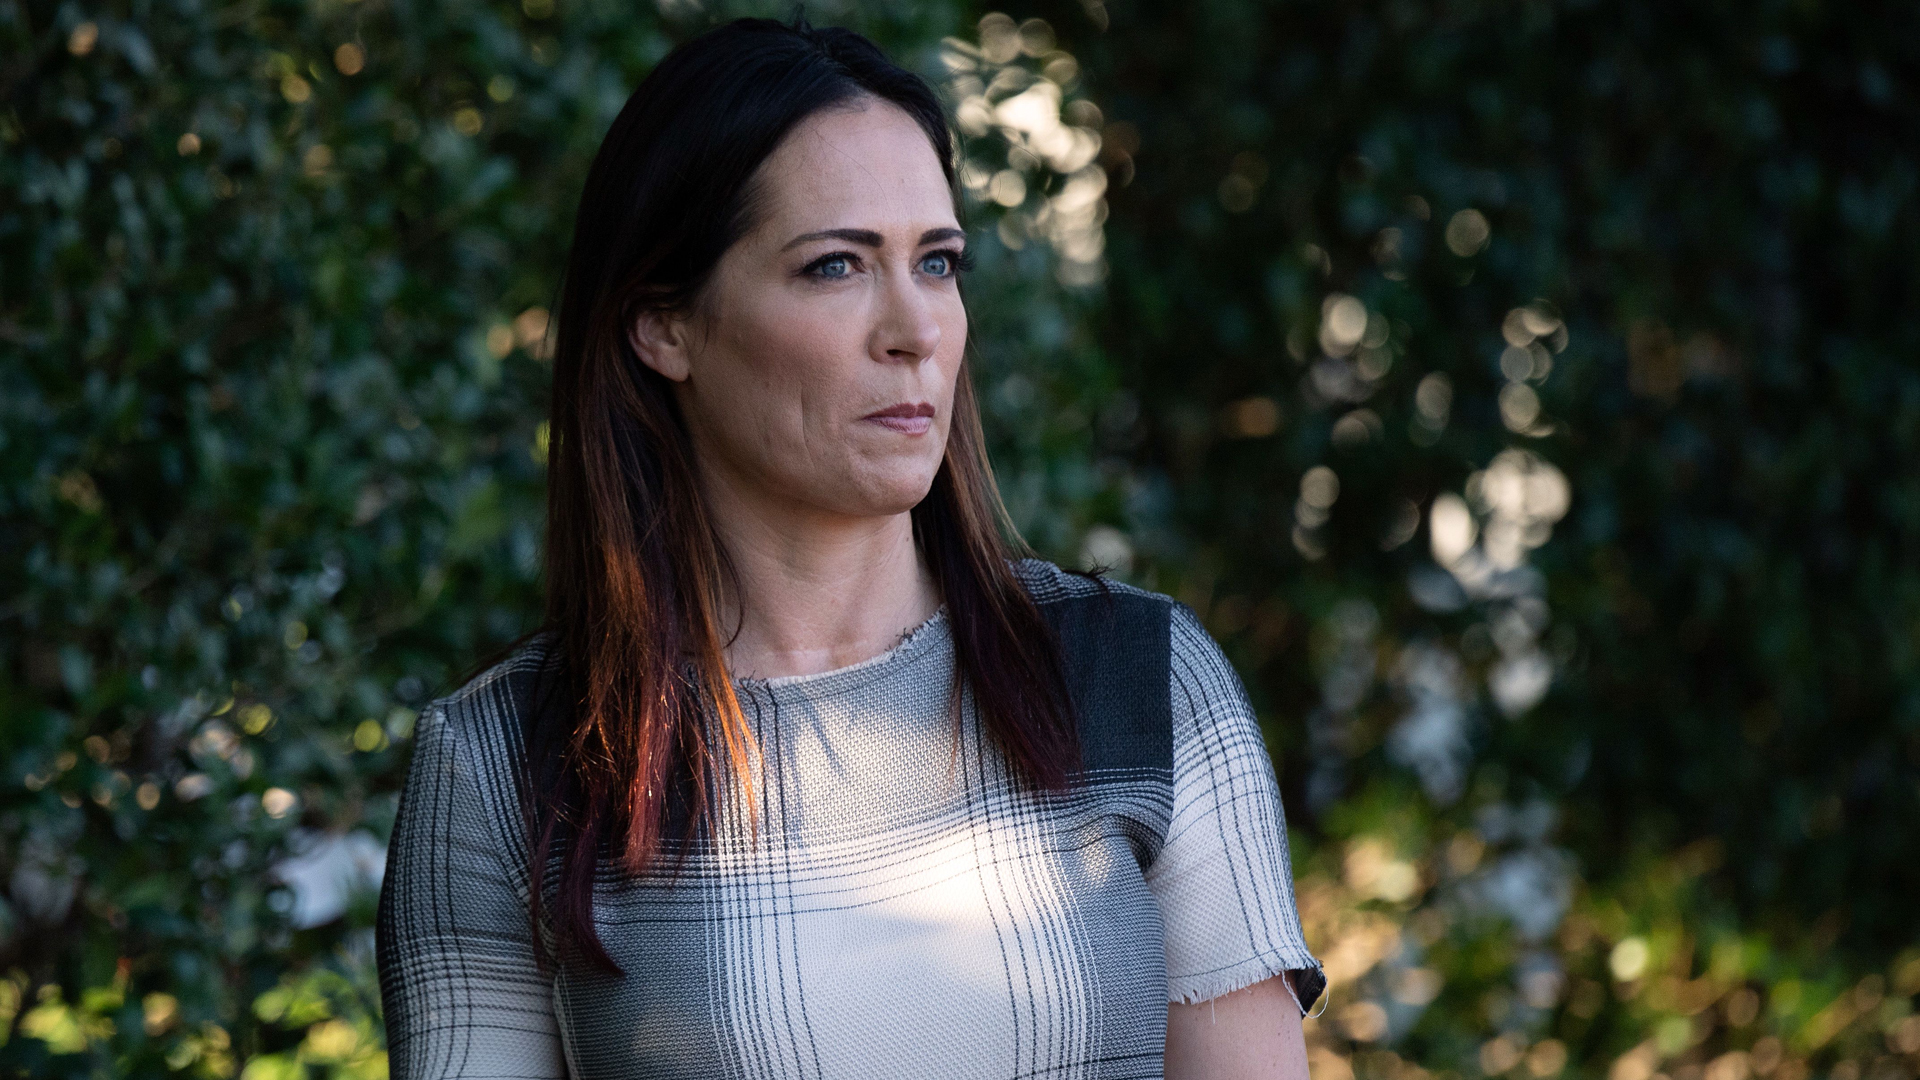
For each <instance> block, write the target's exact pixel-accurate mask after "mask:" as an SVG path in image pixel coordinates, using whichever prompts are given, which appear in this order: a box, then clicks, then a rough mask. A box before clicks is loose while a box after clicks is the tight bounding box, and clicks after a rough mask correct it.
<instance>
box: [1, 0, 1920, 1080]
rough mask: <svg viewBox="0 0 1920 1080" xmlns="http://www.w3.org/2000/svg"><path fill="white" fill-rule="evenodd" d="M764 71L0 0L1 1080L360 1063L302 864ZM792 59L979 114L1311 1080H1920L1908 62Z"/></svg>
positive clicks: (968, 120)
mask: <svg viewBox="0 0 1920 1080" xmlns="http://www.w3.org/2000/svg"><path fill="white" fill-rule="evenodd" d="M747 13H754V14H775V13H778V12H776V11H774V10H771V9H767V10H762V9H760V8H752V7H742V8H740V9H739V10H731V9H729V10H725V11H714V10H703V9H702V8H701V7H700V5H698V4H697V3H692V2H681V0H661V2H660V3H659V4H658V5H656V6H651V7H638V8H636V7H631V6H626V5H616V4H610V3H604V2H602V0H566V2H563V3H558V4H556V3H554V2H553V0H521V2H520V3H519V4H518V5H517V6H515V5H512V4H506V3H497V2H479V0H444V2H442V3H438V4H423V3H419V2H418V0H313V2H311V3H293V2H291V0H243V2H236V3H231V4H225V5H212V4H208V3H205V2H204V0H111V2H108V3H106V4H104V6H96V7H89V8H82V7H77V6H73V5H71V4H55V3H53V2H52V0H0V55H4V56H5V57H6V59H5V60H4V61H0V85H3V86H4V87H5V92H4V95H3V96H0V102H3V104H0V191H4V192H6V198H5V199H4V200H0V550H4V551H5V552H6V553H7V555H8V557H7V558H5V559H4V560H0V647H3V648H4V657H5V663H4V665H0V865H3V866H4V867H5V868H6V870H7V873H6V874H5V875H4V878H5V880H4V881H0V889H4V893H3V899H0V975H4V979H0V1019H4V1020H5V1021H6V1024H5V1026H4V1028H3V1029H0V1035H4V1037H5V1042H4V1044H0V1069H4V1070H7V1071H8V1072H9V1073H10V1074H22V1075H36V1076H60V1075H96V1074H112V1075H160V1074H188V1075H198V1076H209V1077H225V1076H234V1075H245V1076H249V1077H253V1078H255V1080H264V1078H268V1077H279V1076H289V1077H291V1076H296V1075H312V1074H314V1073H315V1072H319V1073H322V1074H337V1075H342V1076H375V1075H380V1074H382V1073H384V1069H385V1063H384V1056H383V1054H382V1053H381V1051H380V1027H379V1018H378V996H377V987H376V985H375V979H374V974H373V970H372V967H371V955H370V948H371V944H370V939H369V927H370V924H371V907H370V901H371V898H370V896H369V895H368V894H367V893H366V892H365V891H364V889H363V890H362V891H360V892H359V893H357V894H353V895H349V896H347V897H345V898H344V902H345V908H344V911H342V912H339V913H338V914H337V917H334V918H330V919H326V920H324V921H319V920H318V917H317V916H314V915H312V913H304V912H302V911H297V910H296V909H295V908H294V903H295V897H294V896H293V894H292V892H291V891H290V890H289V889H288V888H287V887H286V886H285V884H284V883H283V879H282V877H281V876H280V875H277V874H276V872H275V870H274V868H275V867H277V866H284V865H285V864H284V863H283V860H285V859H286V858H287V857H288V856H290V855H295V854H299V853H303V852H304V853H311V852H312V851H313V850H317V848H316V845H317V844H321V843H323V842H326V841H327V840H328V838H331V839H332V840H336V841H337V840H339V838H341V837H352V836H356V835H358V836H366V835H370V836H371V837H372V838H373V839H374V840H376V841H377V840H378V839H379V838H383V837H384V836H385V835H386V831H387V829H388V828H389V825H390V822H391V818H392V814H393V806H394V803H393V799H394V795H395V791H396V789H397V787H398V784H399V781H400V777H401V770H402V769H403V768H404V764H405V757H406V750H407V745H408V744H407V737H408V735H409V734H410V732H411V724H412V720H413V717H414V715H415V713H414V710H416V709H418V708H419V707H420V706H421V705H422V704H423V703H424V702H425V701H427V700H429V699H430V698H432V697H433V696H434V695H436V694H438V693H441V692H444V691H446V690H448V689H451V688H452V687H453V686H454V685H456V684H457V683H458V681H459V680H460V678H461V677H462V675H463V674H464V673H465V672H467V671H470V670H472V669H473V667H474V665H475V664H476V663H478V662H479V661H481V660H482V659H483V658H484V657H485V656H486V655H487V654H488V653H489V652H491V651H492V650H494V649H496V648H498V647H499V646H501V645H502V644H504V643H506V642H508V641H510V640H512V639H513V638H514V637H516V636H517V635H519V634H520V633H522V632H524V631H526V630H528V629H530V628H531V627H532V625H533V624H534V622H535V620H536V619H537V618H538V614H539V608H540V598H539V582H538V564H539V542H540V534H541V514H542V503H541V498H542V461H543V454H544V448H545V442H544V438H545V436H544V428H543V426H542V425H541V417H542V415H543V413H544V408H545V392H546V391H545V386H546V377H547V370H546V367H545V366H544V363H543V361H542V359H541V357H542V355H543V353H544V349H545V345H544V337H543V328H544V319H545V311H546V309H547V308H549V307H550V306H551V305H552V302H553V294H554V289H555V286H556V283H557V274H558V271H559V268H560V266H561V263H562V259H563V256H564V253H565V246H566V243H567V240H568V237H569V229H570V224H571V222H570V214H571V209H572V206H573V203H574V201H575V199H576V197H577V193H578V190H579V185H580V182H581V179H582V177H583V175H584V172H585V168H586V165H587V162H588V161H589V160H590V157H591V155H592V153H593V151H594V148H595V147H596V145H597V143H598V139H599V137H600V133H601V132H602V131H603V130H604V128H605V126H606V124H607V123H608V122H609V121H610V120H611V118H612V115H613V113H614V111H616V110H617V109H618V108H619V106H620V105H621V103H622V102H623V101H624V99H625V97H626V95H627V94H628V93H629V92H630V91H631V88H632V87H633V86H634V85H635V84H636V83H637V82H638V81H639V79H640V78H641V77H642V76H643V75H644V73H645V72H646V71H647V70H648V68H649V66H650V65H651V64H652V63H654V62H655V61H657V60H658V59H659V57H660V56H662V55H664V54H665V52H666V51H667V50H668V49H669V48H670V47H671V44H672V43H673V42H674V41H676V40H680V39H682V38H684V37H685V36H687V35H688V34H689V33H691V32H694V31H695V30H697V29H698V28H700V27H701V26H703V25H706V24H707V22H709V21H710V20H713V19H718V18H726V17H731V16H732V15H735V14H747ZM810 14H811V16H812V17H813V18H814V19H815V21H816V22H838V23H845V24H848V25H853V26H856V27H857V28H859V29H861V30H863V31H865V32H867V33H869V34H871V35H873V36H874V37H875V38H876V39H877V40H879V41H880V42H881V43H882V44H883V45H885V46H887V47H888V48H890V49H891V50H893V52H894V54H895V55H896V56H897V57H899V58H901V59H902V60H903V61H905V62H907V63H908V64H909V65H910V66H913V67H915V68H917V69H919V70H921V71H923V72H925V73H926V74H928V75H929V76H930V77H933V78H936V79H937V80H939V81H940V82H941V83H942V84H943V86H945V87H946V89H947V90H948V91H949V93H950V94H951V96H952V100H953V102H954V104H955V106H956V113H957V115H958V117H959V120H960V124H961V127H962V129H963V130H964V131H965V132H966V137H965V139H964V146H965V152H966V153H965V157H966V161H967V163H968V164H967V167H966V168H965V169H964V170H963V180H965V182H966V187H967V191H968V193H969V203H968V209H969V214H970V223H971V225H972V226H973V228H974V232H975V236H974V241H973V247H974V250H975V251H976V252H977V253H978V255H979V258H980V268H979V270H977V271H976V273H975V275H974V277H973V279H972V281H971V282H970V284H969V285H968V296H969V301H970V304H971V307H972V314H973V319H974V323H973V328H972V329H973V338H974V342H975V346H976V351H975V354H974V356H973V360H974V362H975V364H976V368H977V370H976V373H975V374H976V378H977V380H978V383H979V386H980V388H981V392H982V400H983V403H984V406H985V410H986V414H987V416H986V418H987V424H988V429H989V436H990V439H991V441H992V443H993V445H994V450H995V454H996V465H997V467H998V469H999V471H1000V474H1001V478H1002V482H1003V486H1004V487H1005V489H1006V493H1007V496H1008V501H1009V504H1010V506H1011V507H1012V509H1013V511H1014V515H1015V517H1016V519H1017V520H1018V522H1019V524H1020V525H1021V527H1022V529H1023V530H1024V531H1025V532H1026V533H1027V534H1028V535H1029V537H1030V538H1032V539H1033V540H1034V541H1035V542H1036V543H1037V544H1038V546H1040V547H1041V548H1042V550H1043V551H1045V552H1046V553H1048V554H1050V555H1052V556H1054V557H1056V558H1059V559H1062V560H1063V561H1070V562H1074V561H1081V560H1083V559H1085V560H1089V561H1100V562H1105V563H1108V564H1112V565H1116V566H1118V567H1119V568H1121V570H1122V572H1123V573H1126V574H1128V575H1129V576H1131V577H1132V578H1133V579H1135V580H1137V581H1140V582H1142V583H1144V584H1148V585H1150V586H1153V587H1156V588H1160V589H1163V590H1166V591H1169V592H1173V593H1175V594H1177V595H1179V596H1181V597H1182V598H1183V599H1185V600H1187V601H1188V602H1189V603H1191V604H1192V605H1193V606H1194V607H1195V608H1196V610H1198V611H1200V612H1201V613H1202V615H1203V616H1204V617H1205V618H1206V619H1207V622H1208V625H1209V627H1210V629H1212V630H1213V632H1214V633H1215V634H1216V635H1217V636H1219V637H1220V638H1221V639H1222V640H1223V641H1224V642H1226V643H1227V645H1228V647H1229V649H1230V651H1231V652H1232V653H1233V654H1234V655H1235V657H1236V659H1237V660H1238V661H1239V663H1240V666H1241V669H1242V670H1243V672H1245V674H1246V675H1247V679H1248V684H1249V690H1250V691H1251V692H1252V694H1253V696H1254V698H1255V700H1256V702H1257V703H1258V704H1259V706H1260V707H1261V709H1262V711H1263V715H1265V716H1266V717H1267V718H1268V721H1269V725H1268V727H1269V737H1270V740H1271V743H1272V745H1273V747H1274V749H1275V751H1276V754H1277V756H1279V758H1280V759H1281V764H1282V775H1283V780H1284V783H1285V785H1286V789H1287V792H1286V793H1287V799H1288V806H1289V809H1290V812H1291V814H1292V816H1293V820H1294V824H1295V825H1296V827H1297V829H1298V832H1297V834H1296V838H1295V845H1296V847H1295V852H1296V869H1297V870H1298V871H1299V873H1300V877H1301V902H1302V909H1303V913H1304V914H1305V915H1306V917H1307V921H1308V923H1309V928H1310V936H1311V938H1312V940H1313V943H1314V945H1315V947H1316V949H1318V950H1319V951H1320V953H1321V954H1322V955H1323V956H1324V957H1326V958H1327V960H1328V965H1329V970H1330V972H1331V973H1332V974H1334V976H1335V987H1334V990H1333V992H1332V997H1331V1014H1330V1016H1329V1018H1328V1020H1327V1021H1318V1022H1315V1024H1313V1025H1312V1028H1311V1030H1312V1038H1313V1053H1314V1059H1313V1061H1314V1068H1315V1072H1316V1076H1317V1078H1318V1080H1346V1078H1345V1074H1346V1073H1348V1072H1357V1073H1358V1074H1360V1075H1362V1076H1364V1077H1367V1078H1369V1080H1371V1078H1373V1077H1376V1076H1377V1077H1380V1078H1382V1080H1417V1077H1419V1076H1421V1075H1424V1074H1425V1073H1426V1072H1429V1071H1431V1072H1436V1073H1450V1074H1455V1075H1462V1076H1477V1075H1481V1074H1512V1075H1513V1076H1515V1077H1521V1076H1532V1077H1534V1078H1536V1080H1548V1078H1550V1077H1552V1076H1553V1075H1555V1074H1556V1073H1560V1072H1563V1071H1564V1072H1575V1073H1581V1074H1584V1075H1589V1076H1595V1077H1597V1076H1600V1075H1610V1076H1611V1080H1649V1078H1651V1077H1654V1076H1655V1075H1656V1074H1660V1075H1663V1076H1671V1077H1672V1078H1673V1080H1748V1077H1749V1076H1750V1075H1754V1074H1764V1075H1767V1076H1769V1077H1770V1078H1771V1080H1799V1078H1801V1077H1804V1076H1805V1075H1807V1074H1808V1072H1810V1071H1812V1072H1821V1073H1826V1074H1828V1075H1831V1076H1833V1077H1834V1078H1835V1080H1860V1078H1861V1077H1862V1076H1863V1075H1864V1074H1866V1073H1871V1074H1872V1075H1873V1076H1874V1077H1876V1078H1877V1077H1880V1076H1882V1075H1884V1076H1888V1077H1891V1076H1895V1075H1912V1074H1914V1073H1915V1072H1920V1068H1917V1067H1916V1064H1917V1063H1920V1058H1916V1057H1915V1055H1916V1053H1920V1020H1916V1019H1915V1018H1914V1017H1913V1016H1912V1015H1911V1014H1912V1011H1913V1010H1912V995H1913V994H1914V993H1915V992H1916V991H1920V959H1916V956H1920V954H1916V953H1914V952H1913V951H1911V947H1912V946H1914V945H1915V944H1916V939H1915V937H1914V935H1913V933H1912V930H1911V927H1910V926H1909V925H1908V923H1909V920H1908V919H1907V918H1906V906H1907V905H1906V902H1905V899H1904V898H1905V896H1906V895H1907V894H1908V893H1910V892H1912V891H1913V888H1914V886H1915V885H1916V884H1920V882H1916V881H1915V880H1914V871H1913V867H1914V866H1916V865H1920V859H1916V855H1920V832H1916V829H1917V828H1920V827H1917V826H1916V824H1915V823H1916V822H1920V813H1916V811H1920V806H1916V805H1915V800H1916V799H1920V786H1917V785H1916V784H1915V783H1914V781H1915V762H1916V759H1920V736H1917V735H1916V732H1917V731H1920V727H1917V725H1920V680H1917V679H1916V677H1915V669H1914V665H1915V662H1916V661H1915V658H1916V655H1920V653H1917V652H1916V649H1915V647H1914V642H1915V638H1914V627H1915V625H1916V624H1915V617H1916V613H1920V558H1916V551H1917V550H1920V548H1917V547H1916V542H1917V541H1920V486H1917V485H1920V480H1916V477H1915V474H1914V472H1913V470H1912V469H1911V467H1910V464H1909V463H1910V462H1911V461H1913V460H1915V454H1916V451H1917V450H1920V446H1916V441H1917V440H1920V376H1916V374H1915V368H1914V367H1913V365H1912V363H1911V360H1910V358H1911V356H1913V355H1914V354H1915V353H1916V351H1920V350H1917V349H1916V346H1917V345H1920V341H1916V340H1915V338H1916V335H1917V334H1920V331H1916V329H1915V324H1914V323H1913V322H1912V320H1910V319H1905V318H1903V317H1902V316H1904V315H1905V314H1906V313H1907V311H1908V310H1909V309H1911V308H1912V307H1913V306H1914V301H1915V300H1916V299H1920V297H1916V295H1915V292H1916V290H1915V275H1914V272H1913V269H1912V264H1911V260H1910V259H1909V258H1908V257H1907V254H1906V252H1907V251H1908V250H1909V249H1911V248H1912V247H1913V246H1914V241H1915V240H1916V239H1920V237H1916V224H1917V223H1916V215H1915V210H1914V205H1915V204H1914V200H1913V188H1914V185H1915V183H1916V178H1920V160H1916V152H1915V150H1914V147H1916V146H1920V138H1916V135H1920V132H1916V131H1915V130H1914V128H1915V118H1916V116H1920V112H1917V111H1916V108H1915V101H1914V97H1913V95H1914V93H1915V89H1916V86H1920V83H1917V82H1916V79H1917V78H1920V63H1916V59H1917V58H1916V56H1915V55H1914V51H1915V49H1916V48H1920V33H1916V31H1920V27H1916V26H1914V25H1913V17H1912V13H1911V12H1908V11H1904V10H1899V9H1895V8H1893V7H1892V6H1888V7H1887V9H1886V10H1883V11H1866V10H1859V9H1823V8H1819V7H1809V6H1806V5H1797V6H1786V5H1762V6H1761V7H1760V8H1757V9H1753V10H1744V9H1742V10H1734V9H1726V10H1717V9H1716V10H1711V11H1710V10H1705V9H1702V10H1685V9H1682V8H1680V7H1678V6H1676V5H1664V6H1662V5H1651V4H1643V3H1621V4H1614V5H1599V4H1593V3H1590V2H1558V3H1555V2H1535V3H1527V4H1520V5H1492V4H1475V3H1450V4H1439V3H1422V2H1417V0H1407V2H1395V3H1382V4H1372V5H1355V4H1333V3H1326V2H1322V0H1301V2H1289V3H1284V4H1283V3H1258V2H1250V0H1205V2H1201V3H1194V4H1178V5H1164V4H1163V5H1151V4H1139V3H1133V2H1131V0H1106V2H1104V3H1103V2H1101V0H1076V2H1074V3H1061V4H1038V5H1033V6H1031V7H1030V8H1026V9H1020V10H1014V11H1012V12H1011V16H1012V17H1009V16H1008V15H1000V14H994V13H988V12H985V11H984V10H983V9H980V8H976V7H970V6H968V5H962V4H958V3H949V2H945V0H937V2H928V3H922V4H894V3H885V4H882V3H874V4H861V5H853V4H844V5H826V4H822V5H817V6H814V7H813V8H811V10H810ZM983 16H984V17H983ZM943 38H946V39H947V40H945V41H943V40H942V39H943ZM1015 99H1019V100H1020V101H1021V102H1022V104H1019V105H1009V104H1008V103H1009V102H1011V101H1014V100H1015ZM1036 103H1037V104H1036ZM1094 135H1097V136H1098V137H1099V140H1098V142H1097V144H1096V143H1092V142H1090V141H1089V140H1090V139H1091V138H1092V137H1093V136H1094ZM1096 150H1097V153H1098V155H1099V156H1098V158H1097V159H1096V163H1094V164H1089V163H1088V162H1087V161H1086V160H1085V159H1086V157H1087V156H1089V155H1091V154H1093V153H1094V152H1095V151H1096ZM1109 207H1110V208H1111V212H1110V213H1109ZM1103 282H1104V284H1103ZM329 914H331V913H329ZM309 922H311V923H312V925H308V923H309ZM1329 1021H1330V1022H1329Z"/></svg>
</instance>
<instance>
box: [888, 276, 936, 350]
mask: <svg viewBox="0 0 1920 1080" xmlns="http://www.w3.org/2000/svg"><path fill="white" fill-rule="evenodd" d="M878 316H879V318H878V320H877V321H876V322H875V324H874V328H873V349H872V352H873V358H874V359H875V360H878V361H881V362H883V363H885V362H898V361H902V360H904V361H907V362H909V363H919V362H920V361H923V360H928V359H931V358H932V357H933V352H934V350H935V349H937V348H939V347H940V322H939V320H938V319H936V318H934V312H933V305H932V303H931V302H930V301H929V299H928V297H927V295H926V291H925V289H924V288H923V287H922V286H921V284H920V283H919V282H917V281H915V280H914V277H913V274H912V273H911V272H908V271H903V272H901V273H898V274H889V275H887V278H886V281H885V284H884V285H883V286H882V287H881V291H880V301H879V312H878Z"/></svg>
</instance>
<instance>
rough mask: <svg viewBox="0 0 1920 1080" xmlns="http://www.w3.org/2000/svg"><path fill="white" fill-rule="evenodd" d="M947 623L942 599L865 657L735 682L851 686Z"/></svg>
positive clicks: (817, 689)
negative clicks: (915, 623) (890, 641)
mask: <svg viewBox="0 0 1920 1080" xmlns="http://www.w3.org/2000/svg"><path fill="white" fill-rule="evenodd" d="M946 625H947V605H946V604H944V603H943V604H941V605H940V606H939V607H937V608H934V609H933V614H931V615H929V616H927V617H926V618H925V619H924V620H922V621H921V623H920V625H918V626H916V627H914V628H913V629H911V630H904V631H902V632H901V634H900V638H899V640H897V641H895V642H894V643H893V644H892V645H889V646H888V647H887V648H886V649H885V650H884V651H882V652H879V653H876V654H874V655H872V656H869V657H867V658H866V659H865V660H861V661H858V662H856V663H852V664H847V665H845V666H844V667H837V668H828V669H827V670H825V671H810V672H805V673H803V674H798V675H775V676H773V677H772V678H756V677H754V676H746V677H743V678H737V679H734V680H733V685H734V687H735V689H737V690H762V691H779V690H804V691H806V692H808V693H810V694H819V693H821V692H822V691H826V692H836V691H840V690H848V689H852V688H854V687H856V686H859V685H861V684H863V683H865V682H867V681H868V680H870V679H872V678H874V677H876V676H877V675H879V674H881V672H882V670H883V669H885V668H887V667H890V666H892V665H893V664H894V663H897V662H899V661H902V660H905V659H907V658H908V657H910V656H912V655H914V654H916V653H918V652H919V651H920V649H921V647H922V646H923V645H925V644H926V643H928V642H930V641H932V640H933V639H935V638H936V637H938V636H939V635H938V634H937V633H936V632H935V631H937V630H939V629H943V628H945V627H946ZM843 684H844V685H843Z"/></svg>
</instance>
